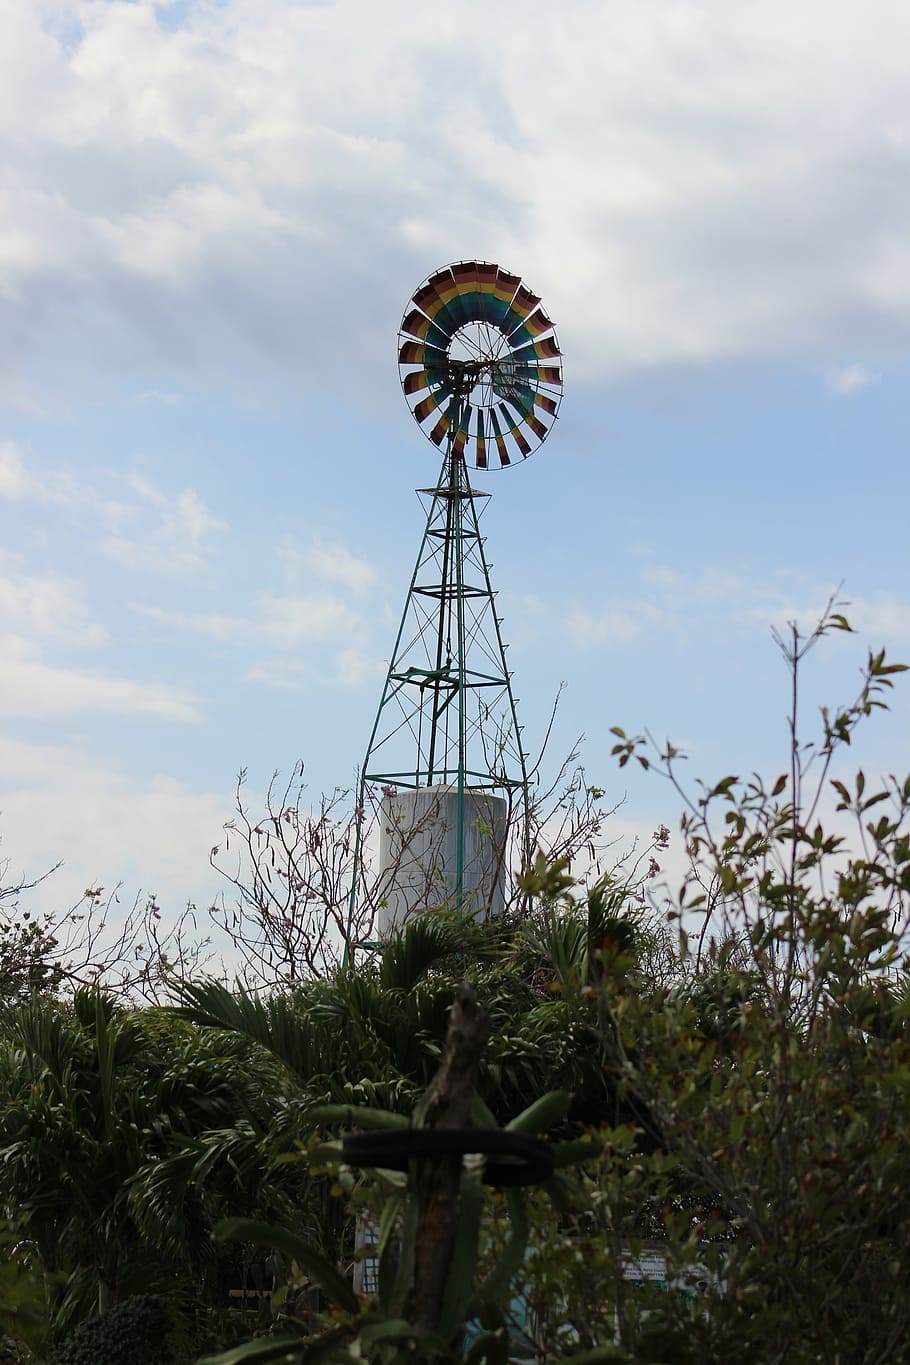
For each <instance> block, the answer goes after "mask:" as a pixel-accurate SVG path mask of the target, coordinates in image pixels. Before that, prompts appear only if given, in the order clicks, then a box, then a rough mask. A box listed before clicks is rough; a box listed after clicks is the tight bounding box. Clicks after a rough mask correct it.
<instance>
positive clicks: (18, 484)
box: [0, 441, 72, 502]
mask: <svg viewBox="0 0 910 1365" xmlns="http://www.w3.org/2000/svg"><path fill="white" fill-rule="evenodd" d="M71 496H72V485H71V480H70V479H69V478H67V477H65V476H60V475H57V476H51V477H48V478H44V479H40V478H38V477H37V476H36V475H35V474H33V473H32V472H31V471H30V470H29V469H28V468H27V467H26V464H25V461H24V459H23V458H22V452H21V451H20V449H19V447H18V446H17V445H16V443H15V441H0V498H9V499H10V501H12V502H25V501H35V502H66V501H68V500H69V499H70V497H71Z"/></svg>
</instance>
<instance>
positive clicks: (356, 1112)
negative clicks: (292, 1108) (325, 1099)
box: [304, 1104, 411, 1128]
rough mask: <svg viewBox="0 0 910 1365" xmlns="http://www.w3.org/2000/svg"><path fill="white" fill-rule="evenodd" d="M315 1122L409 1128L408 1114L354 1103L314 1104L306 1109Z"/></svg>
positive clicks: (350, 1126)
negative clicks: (362, 1106) (364, 1106)
mask: <svg viewBox="0 0 910 1365" xmlns="http://www.w3.org/2000/svg"><path fill="white" fill-rule="evenodd" d="M304 1117H305V1118H307V1119H310V1120H312V1122H313V1123H339V1124H341V1126H342V1127H344V1128H409V1127H410V1126H411V1120H410V1119H409V1118H408V1117H407V1115H406V1114H395V1113H393V1111H392V1110H391V1109H367V1108H363V1109H361V1108H360V1106H359V1105H352V1104H314V1105H313V1107H312V1109H307V1110H305V1111H304Z"/></svg>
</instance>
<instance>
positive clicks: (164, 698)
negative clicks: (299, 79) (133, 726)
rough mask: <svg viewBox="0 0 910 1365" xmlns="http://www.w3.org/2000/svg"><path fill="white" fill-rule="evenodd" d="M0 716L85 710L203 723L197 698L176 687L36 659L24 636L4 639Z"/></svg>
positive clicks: (40, 715) (37, 715) (0, 643)
mask: <svg viewBox="0 0 910 1365" xmlns="http://www.w3.org/2000/svg"><path fill="white" fill-rule="evenodd" d="M0 651H2V657H3V668H2V670H0V716H16V717H29V718H31V719H50V718H52V717H59V716H69V715H74V714H77V713H79V712H94V711H101V712H116V713H118V714H122V715H144V716H156V717H159V718H160V719H162V720H176V721H198V720H200V719H201V716H200V713H199V711H198V709H197V707H196V705H195V704H194V702H193V699H192V698H191V697H190V696H188V695H187V694H186V693H183V692H180V691H178V690H176V689H173V688H169V687H165V686H157V685H155V684H154V683H141V682H133V681H131V680H130V679H126V678H115V677H111V676H109V675H107V674H103V673H89V672H86V671H82V670H79V669H73V668H63V667H56V666H54V665H51V664H46V663H43V662H42V661H41V660H40V659H39V658H37V657H35V649H34V645H33V644H32V642H31V641H29V640H26V639H24V638H23V637H21V636H16V635H6V636H3V637H0Z"/></svg>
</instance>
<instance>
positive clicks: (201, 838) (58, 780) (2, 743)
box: [0, 736, 231, 918]
mask: <svg viewBox="0 0 910 1365" xmlns="http://www.w3.org/2000/svg"><path fill="white" fill-rule="evenodd" d="M0 768H2V770H3V772H4V775H5V781H4V796H3V816H2V821H0V835H2V839H3V853H4V856H6V857H8V858H9V859H10V861H11V865H12V869H13V870H14V871H16V872H24V873H27V874H28V875H30V876H35V875H38V874H39V873H41V872H43V871H45V870H47V868H49V867H52V866H53V865H54V864H55V863H56V862H58V861H59V860H60V859H61V858H62V859H63V860H64V865H63V867H62V868H61V869H60V871H59V872H57V873H56V874H55V875H54V876H53V877H52V878H50V879H49V880H48V881H47V882H46V883H44V884H43V885H42V886H41V887H40V888H39V889H37V890H36V891H34V892H31V893H29V900H28V906H29V908H32V909H37V910H49V911H55V912H58V913H59V912H60V911H64V910H67V909H68V908H69V907H70V906H72V905H74V904H75V903H76V902H77V901H78V900H79V898H80V897H81V894H82V892H83V890H84V889H85V887H87V886H97V885H103V886H104V887H105V888H106V889H107V890H108V891H112V890H113V889H114V886H115V885H116V884H117V883H118V882H121V881H122V882H123V883H124V886H123V892H122V897H121V899H122V903H123V904H124V906H126V907H128V906H129V905H131V904H132V901H133V898H134V897H135V896H136V895H138V894H139V893H140V892H145V893H149V892H154V893H156V895H157V897H158V901H159V904H160V905H161V907H162V911H163V912H164V915H165V917H166V918H169V917H170V916H175V915H176V914H177V913H178V912H179V911H180V910H181V909H182V908H183V906H184V905H185V904H186V902H187V899H193V900H194V901H195V902H196V903H197V904H198V905H199V906H200V907H201V908H204V907H205V905H206V904H207V903H208V902H209V900H211V898H212V896H213V894H214V891H215V889H216V879H215V878H214V877H213V874H212V873H211V871H210V870H209V868H208V865H207V864H208V852H209V849H210V848H211V847H212V845H213V844H214V843H216V842H217V841H218V838H219V836H220V833H221V826H222V824H223V822H224V821H225V820H226V819H227V818H228V817H229V816H230V814H231V799H230V793H227V792H225V793H213V792H206V791H195V790H193V789H191V788H189V787H187V786H186V785H185V784H182V783H180V782H176V781H175V780H174V779H173V778H171V777H168V776H167V775H166V774H159V775H157V776H155V777H153V778H151V779H150V780H149V781H148V782H146V783H142V782H139V781H137V780H136V779H135V778H131V777H128V776H127V775H125V774H124V773H123V772H121V771H119V770H118V769H116V768H115V767H112V766H110V765H109V764H108V763H107V762H105V761H104V760H103V759H101V758H99V757H98V755H96V754H94V753H92V752H91V751H89V750H85V749H82V748H79V747H76V746H73V745H56V746H54V745H40V744H26V743H23V742H21V741H18V740H13V739H10V738H7V737H4V736H0Z"/></svg>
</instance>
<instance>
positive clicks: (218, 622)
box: [134, 593, 359, 650]
mask: <svg viewBox="0 0 910 1365" xmlns="http://www.w3.org/2000/svg"><path fill="white" fill-rule="evenodd" d="M134 609H135V610H136V611H138V612H140V613H141V614H142V615H143V616H146V617H148V618H149V619H150V620H153V621H157V622H159V623H160V624H161V625H163V626H176V627H178V628H179V629H181V630H190V631H193V632H195V633H196V634H199V635H207V636H209V637H210V638H211V639H214V640H221V641H224V642H231V643H245V644H248V645H250V644H252V645H267V646H270V647H271V648H274V649H282V650H285V649H288V650H290V649H296V648H297V647H298V646H299V645H301V644H307V643H311V642H313V641H316V640H326V639H331V638H332V637H333V636H335V635H344V634H347V633H348V632H349V631H350V630H352V629H353V627H354V626H355V625H356V624H357V622H358V619H359V618H358V617H357V615H356V614H355V613H354V612H352V611H351V609H350V608H349V607H348V606H347V605H346V604H345V603H344V602H342V601H341V600H340V599H339V598H337V597H333V596H331V595H330V594H326V593H314V594H311V595H303V594H297V595H289V596H275V595H272V594H269V593H262V594H260V595H259V597H258V598H257V599H256V602H255V604H254V606H253V607H252V608H251V611H250V614H249V615H248V616H228V615H222V614H219V613H217V612H183V611H170V610H168V609H166V608H164V607H147V606H136V607H135V608H134Z"/></svg>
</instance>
